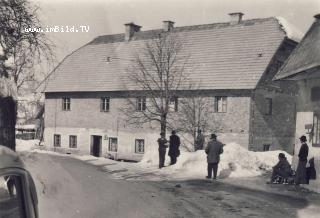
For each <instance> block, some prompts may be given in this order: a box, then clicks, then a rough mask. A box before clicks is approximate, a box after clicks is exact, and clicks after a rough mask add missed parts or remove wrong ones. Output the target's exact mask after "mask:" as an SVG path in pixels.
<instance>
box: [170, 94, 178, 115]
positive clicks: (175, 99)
mask: <svg viewBox="0 0 320 218" xmlns="http://www.w3.org/2000/svg"><path fill="white" fill-rule="evenodd" d="M169 111H175V112H177V111H178V97H176V96H173V97H171V98H170V101H169Z"/></svg>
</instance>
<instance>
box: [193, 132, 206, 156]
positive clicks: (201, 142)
mask: <svg viewBox="0 0 320 218" xmlns="http://www.w3.org/2000/svg"><path fill="white" fill-rule="evenodd" d="M203 145H204V136H203V134H202V132H201V130H200V129H199V130H198V135H197V138H196V141H195V146H194V151H197V150H202V149H203Z"/></svg>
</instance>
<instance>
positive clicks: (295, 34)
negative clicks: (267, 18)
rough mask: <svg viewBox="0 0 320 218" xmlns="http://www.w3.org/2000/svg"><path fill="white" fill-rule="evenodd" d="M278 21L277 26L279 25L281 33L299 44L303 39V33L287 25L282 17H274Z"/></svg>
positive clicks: (289, 24)
mask: <svg viewBox="0 0 320 218" xmlns="http://www.w3.org/2000/svg"><path fill="white" fill-rule="evenodd" d="M276 19H277V20H278V22H279V24H280V25H281V27H282V29H283V31H284V32H285V33H286V34H287V37H288V38H289V39H292V40H294V41H296V42H300V41H301V39H302V38H303V35H304V34H303V33H302V32H301V31H300V30H298V29H297V28H296V27H295V26H294V25H292V24H291V23H289V22H288V21H287V20H286V19H284V18H283V17H276Z"/></svg>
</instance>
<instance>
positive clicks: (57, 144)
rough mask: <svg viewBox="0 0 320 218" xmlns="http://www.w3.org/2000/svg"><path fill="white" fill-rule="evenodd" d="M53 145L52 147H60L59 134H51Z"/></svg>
mask: <svg viewBox="0 0 320 218" xmlns="http://www.w3.org/2000/svg"><path fill="white" fill-rule="evenodd" d="M53 146H54V147H61V135H59V134H54V135H53Z"/></svg>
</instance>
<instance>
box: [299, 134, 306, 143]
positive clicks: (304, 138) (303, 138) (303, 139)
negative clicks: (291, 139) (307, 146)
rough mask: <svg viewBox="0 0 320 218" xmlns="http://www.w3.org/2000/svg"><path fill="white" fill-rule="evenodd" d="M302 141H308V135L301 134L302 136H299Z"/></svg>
mask: <svg viewBox="0 0 320 218" xmlns="http://www.w3.org/2000/svg"><path fill="white" fill-rule="evenodd" d="M299 139H300V140H301V141H302V142H306V141H307V137H306V136H304V135H303V136H301V137H300V138H299Z"/></svg>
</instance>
